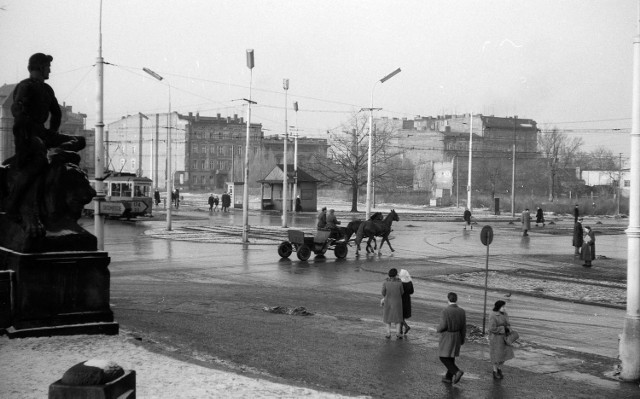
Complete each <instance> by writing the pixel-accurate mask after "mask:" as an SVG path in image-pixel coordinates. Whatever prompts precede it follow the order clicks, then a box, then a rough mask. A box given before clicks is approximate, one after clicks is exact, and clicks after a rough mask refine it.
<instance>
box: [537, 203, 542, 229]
mask: <svg viewBox="0 0 640 399" xmlns="http://www.w3.org/2000/svg"><path fill="white" fill-rule="evenodd" d="M538 223H542V227H544V212H543V211H542V208H540V207H538V210H537V211H536V227H538Z"/></svg>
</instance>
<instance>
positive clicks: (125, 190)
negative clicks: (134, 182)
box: [122, 184, 131, 198]
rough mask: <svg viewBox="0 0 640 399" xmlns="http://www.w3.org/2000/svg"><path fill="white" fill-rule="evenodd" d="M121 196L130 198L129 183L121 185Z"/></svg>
mask: <svg viewBox="0 0 640 399" xmlns="http://www.w3.org/2000/svg"><path fill="white" fill-rule="evenodd" d="M122 196H123V197H127V198H131V184H123V185H122Z"/></svg>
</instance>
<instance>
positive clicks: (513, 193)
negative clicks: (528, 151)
mask: <svg viewBox="0 0 640 399" xmlns="http://www.w3.org/2000/svg"><path fill="white" fill-rule="evenodd" d="M517 127H518V115H515V116H514V117H513V154H512V156H513V158H512V161H513V165H512V172H511V217H514V216H515V215H516V129H517Z"/></svg>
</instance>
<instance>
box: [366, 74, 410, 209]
mask: <svg viewBox="0 0 640 399" xmlns="http://www.w3.org/2000/svg"><path fill="white" fill-rule="evenodd" d="M400 72H401V69H400V68H398V69H396V70H395V71H393V72H391V73H390V74H388V75H387V76H385V77H384V78H382V79H380V80H377V81H376V82H375V83H374V84H373V87H372V88H371V107H370V108H362V109H360V110H361V111H364V110H369V155H368V157H367V212H366V218H367V219H369V216H370V214H371V179H372V176H371V168H372V155H373V111H374V110H381V109H382V108H373V92H374V90H375V89H376V84H378V82H380V83H384V82H386V81H387V80H389V79H391V78H392V77H394V76H396V75H397V74H399V73H400Z"/></svg>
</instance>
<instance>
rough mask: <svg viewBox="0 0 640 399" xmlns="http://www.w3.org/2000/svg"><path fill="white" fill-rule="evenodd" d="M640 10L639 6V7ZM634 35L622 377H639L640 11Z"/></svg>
mask: <svg viewBox="0 0 640 399" xmlns="http://www.w3.org/2000/svg"><path fill="white" fill-rule="evenodd" d="M639 14H640V8H639ZM638 20H639V21H638V34H637V35H636V36H635V37H634V38H633V86H632V90H633V97H632V98H633V99H632V104H631V159H630V163H631V164H630V169H631V170H630V172H631V177H630V179H631V186H630V187H629V190H630V191H629V227H628V228H627V230H626V234H627V314H626V316H625V318H624V326H623V329H622V334H621V335H620V350H619V353H620V360H621V362H622V370H621V371H620V378H622V379H623V380H637V379H638V378H640V156H639V154H640V15H639V16H638Z"/></svg>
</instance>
